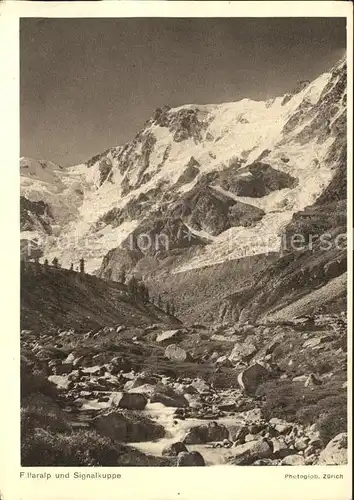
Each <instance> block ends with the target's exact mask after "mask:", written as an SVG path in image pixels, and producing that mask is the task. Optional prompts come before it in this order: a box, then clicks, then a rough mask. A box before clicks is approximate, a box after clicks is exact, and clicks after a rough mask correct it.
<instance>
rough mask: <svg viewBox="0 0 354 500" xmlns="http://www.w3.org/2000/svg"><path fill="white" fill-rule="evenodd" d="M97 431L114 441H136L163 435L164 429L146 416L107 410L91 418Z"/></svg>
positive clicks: (148, 439) (151, 439)
mask: <svg viewBox="0 0 354 500" xmlns="http://www.w3.org/2000/svg"><path fill="white" fill-rule="evenodd" d="M93 426H94V428H95V429H96V430H97V432H98V433H100V434H102V435H103V436H106V437H109V438H111V439H114V440H115V441H121V442H130V443H137V442H141V441H153V440H155V439H158V438H161V437H163V436H164V435H165V429H164V427H163V426H162V425H159V424H157V423H156V422H154V421H153V420H150V419H149V418H147V417H141V416H136V415H133V414H132V415H129V417H128V416H127V415H125V414H124V413H121V412H119V411H115V410H109V411H105V412H103V413H101V414H100V415H98V416H97V417H95V418H94V420H93Z"/></svg>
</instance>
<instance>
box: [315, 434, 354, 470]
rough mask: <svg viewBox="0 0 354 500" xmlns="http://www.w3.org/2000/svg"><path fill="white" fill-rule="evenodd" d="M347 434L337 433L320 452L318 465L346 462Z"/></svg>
mask: <svg viewBox="0 0 354 500" xmlns="http://www.w3.org/2000/svg"><path fill="white" fill-rule="evenodd" d="M347 448H348V435H347V433H346V432H342V433H341V434H337V436H335V437H334V438H333V439H332V440H331V441H330V442H329V443H328V444H327V446H326V448H325V449H324V450H323V451H322V452H321V453H320V456H319V459H318V465H344V464H346V463H347V462H348V450H347Z"/></svg>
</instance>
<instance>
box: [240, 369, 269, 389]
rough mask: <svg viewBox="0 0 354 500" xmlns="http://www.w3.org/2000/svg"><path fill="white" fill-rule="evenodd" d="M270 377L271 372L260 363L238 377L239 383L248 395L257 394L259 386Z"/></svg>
mask: <svg viewBox="0 0 354 500" xmlns="http://www.w3.org/2000/svg"><path fill="white" fill-rule="evenodd" d="M269 377H270V372H269V370H268V369H267V368H265V367H264V366H263V365H261V364H260V363H255V364H254V365H251V366H249V367H248V368H246V369H245V370H243V371H242V372H241V373H240V374H239V376H238V377H237V380H238V383H239V384H240V387H241V389H242V390H244V391H245V392H246V394H250V395H252V394H255V392H256V390H257V388H258V386H259V385H260V384H261V383H262V382H265V381H266V380H267V379H268V378H269Z"/></svg>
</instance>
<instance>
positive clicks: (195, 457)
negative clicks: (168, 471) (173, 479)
mask: <svg viewBox="0 0 354 500" xmlns="http://www.w3.org/2000/svg"><path fill="white" fill-rule="evenodd" d="M204 465H205V462H204V458H203V456H202V455H201V454H200V453H199V452H198V451H190V452H188V451H182V453H180V454H179V455H178V457H177V467H201V466H204Z"/></svg>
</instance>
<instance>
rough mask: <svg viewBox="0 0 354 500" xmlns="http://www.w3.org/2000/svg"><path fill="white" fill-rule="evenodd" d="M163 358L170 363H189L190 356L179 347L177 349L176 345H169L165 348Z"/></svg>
mask: <svg viewBox="0 0 354 500" xmlns="http://www.w3.org/2000/svg"><path fill="white" fill-rule="evenodd" d="M165 357H166V358H167V359H169V360H170V361H175V362H183V361H190V360H191V356H190V355H189V354H188V353H187V352H186V351H185V350H184V349H182V348H181V347H178V346H177V345H176V344H170V345H169V346H168V347H166V350H165Z"/></svg>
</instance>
